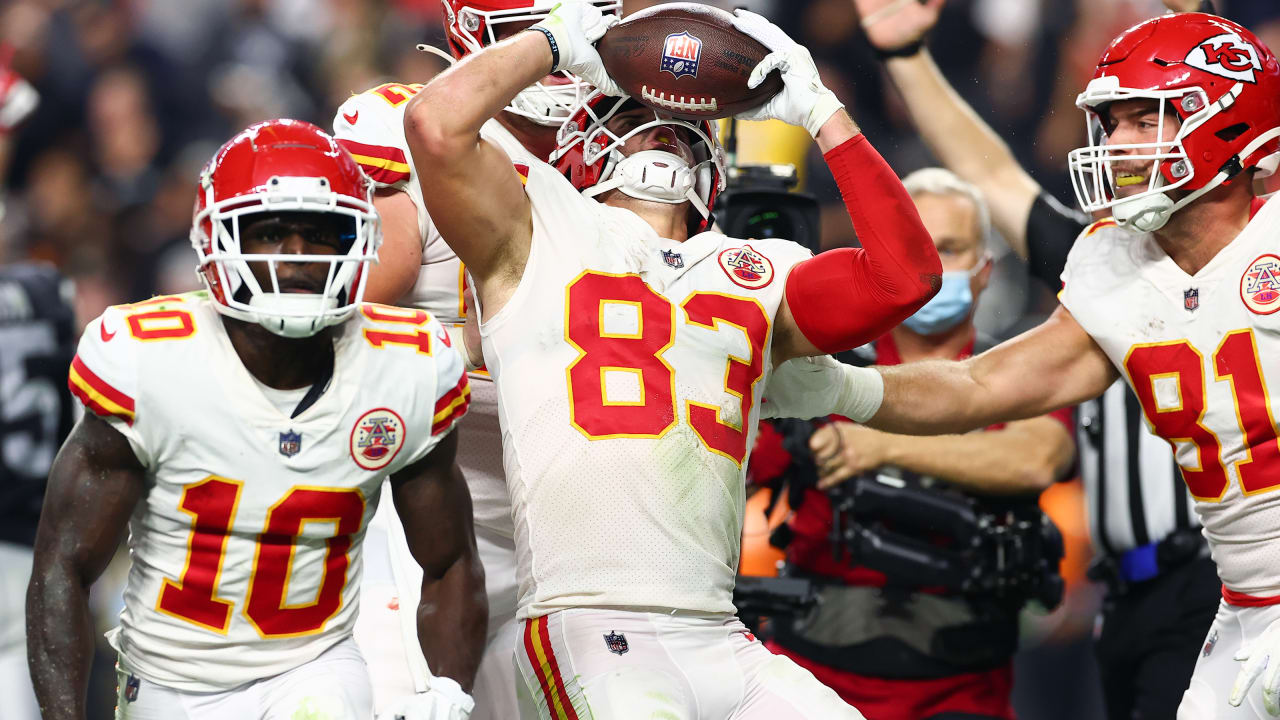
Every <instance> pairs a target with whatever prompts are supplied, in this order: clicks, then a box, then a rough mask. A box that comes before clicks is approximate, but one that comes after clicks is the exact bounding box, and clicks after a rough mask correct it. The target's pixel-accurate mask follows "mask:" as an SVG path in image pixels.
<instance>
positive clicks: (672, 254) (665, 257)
mask: <svg viewBox="0 0 1280 720" xmlns="http://www.w3.org/2000/svg"><path fill="white" fill-rule="evenodd" d="M662 262H664V263H666V264H667V266H668V267H673V268H675V269H676V270H679V269H680V268H682V267H684V256H683V255H681V254H680V253H678V252H676V251H675V250H663V251H662Z"/></svg>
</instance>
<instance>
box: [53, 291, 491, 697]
mask: <svg viewBox="0 0 1280 720" xmlns="http://www.w3.org/2000/svg"><path fill="white" fill-rule="evenodd" d="M332 332H333V338H334V373H333V378H332V380H331V382H330V384H329V387H328V389H326V390H325V391H324V392H323V393H322V394H321V395H320V396H319V398H318V399H317V400H316V402H315V403H314V404H312V405H311V406H310V407H308V408H306V409H304V410H303V411H302V412H301V413H299V414H298V415H297V416H296V417H289V415H288V414H287V413H285V412H282V411H281V410H280V409H278V408H277V406H276V405H275V404H273V403H272V402H271V401H270V400H269V399H268V398H267V396H266V395H264V393H263V391H262V389H261V386H260V385H259V384H258V383H257V381H256V380H255V379H254V378H253V377H252V376H251V375H250V374H249V372H248V370H246V369H245V367H244V365H243V364H242V363H241V362H240V359H239V357H238V356H237V354H236V352H235V350H234V349H233V348H232V346H231V342H230V339H229V338H228V337H227V334H226V332H225V330H224V328H223V320H222V317H221V316H220V315H219V314H218V313H217V312H216V310H215V309H214V307H213V305H212V303H211V301H209V300H208V299H207V297H206V296H205V295H204V293H192V294H188V295H182V296H175V297H162V298H156V299H154V300H151V301H148V302H143V303H138V304H135V305H125V306H119V307H113V308H108V309H107V311H106V312H105V313H103V315H102V316H101V317H99V318H98V319H96V320H94V321H93V322H91V323H90V324H89V325H88V327H87V328H86V329H85V332H84V336H83V337H82V339H81V341H80V346H79V350H78V353H77V356H76V358H75V360H74V361H73V363H72V366H71V373H70V378H69V384H70V387H71V391H72V392H73V393H74V394H75V395H76V396H77V397H78V398H79V399H80V401H81V402H83V403H84V405H85V407H86V408H87V409H88V410H89V411H90V412H93V413H96V414H97V415H99V416H101V417H103V418H105V419H106V420H107V421H108V422H110V423H111V424H112V425H113V426H114V427H115V428H116V429H117V430H119V431H120V432H121V433H123V434H124V436H125V437H126V438H128V440H129V443H130V445H131V446H132V447H133V450H134V453H135V454H136V455H137V457H138V459H139V461H140V462H141V463H142V465H143V466H144V468H145V469H146V473H147V480H148V483H149V484H148V487H147V489H146V493H145V495H144V496H143V498H142V499H141V500H140V501H139V503H138V506H137V507H136V508H135V509H134V512H133V515H132V517H131V518H130V524H129V529H130V532H129V549H130V558H131V567H130V570H129V579H128V585H127V587H126V590H125V606H124V610H123V612H122V613H121V616H120V627H119V628H118V629H117V630H113V631H112V633H111V634H110V635H109V637H110V639H111V642H112V645H113V646H114V647H115V648H116V649H117V650H118V651H119V652H120V653H121V654H122V655H123V656H124V657H125V658H126V660H127V661H128V663H129V666H130V668H131V669H132V670H133V671H135V672H137V673H138V674H139V675H141V676H143V677H145V678H147V679H148V680H151V681H153V682H156V683H158V684H161V685H165V686H168V687H171V688H174V689H178V690H183V691H192V692H214V691H220V690H226V689H230V688H234V687H236V686H239V685H242V684H244V683H247V682H251V681H254V680H258V679H262V678H266V677H270V676H273V675H277V674H279V673H281V672H284V671H286V670H289V669H291V668H293V667H296V666H298V665H301V664H303V663H305V662H307V661H309V660H311V659H313V658H315V657H316V656H318V655H320V654H321V653H322V652H324V651H325V650H326V649H328V648H329V647H331V646H332V645H334V644H335V643H337V642H339V641H341V640H343V639H344V638H345V637H347V636H348V635H349V634H350V632H351V627H352V624H353V622H354V619H355V614H356V612H357V610H358V607H357V605H358V603H357V598H358V597H359V594H358V591H357V583H358V582H359V577H360V574H361V554H360V544H361V540H362V539H363V537H364V532H365V526H366V524H367V522H368V521H369V519H370V518H371V517H372V516H373V513H374V510H375V509H376V504H377V500H378V490H379V487H380V486H381V483H382V481H383V479H384V478H386V477H387V476H388V475H390V474H392V473H395V472H397V471H399V470H401V469H403V468H405V467H406V466H408V465H409V464H411V463H413V462H415V461H417V460H419V459H421V458H422V457H424V456H425V455H426V454H427V453H428V452H429V451H430V450H431V449H432V448H433V447H435V445H436V444H437V443H438V442H439V441H440V439H441V438H443V437H444V436H445V434H446V433H448V432H449V430H450V429H451V428H452V427H453V424H454V422H455V421H456V420H457V419H458V418H459V417H460V416H461V415H462V414H463V413H464V412H465V411H466V407H467V401H468V398H469V395H470V390H469V387H468V385H467V379H466V376H465V375H464V374H463V368H462V362H461V360H460V358H459V357H458V355H457V353H456V352H455V351H454V350H453V349H452V348H450V347H448V345H447V343H446V342H445V337H446V335H445V333H444V330H443V328H442V327H441V326H440V324H439V323H437V322H436V321H435V320H434V319H432V318H431V316H430V315H429V314H428V313H427V312H426V311H423V310H407V309H403V308H391V307H385V306H379V305H363V306H361V308H360V309H359V310H358V311H357V312H356V313H355V315H354V317H353V318H352V319H350V320H348V321H347V322H345V323H343V324H341V325H339V326H336V327H335V328H334V329H333V331H332Z"/></svg>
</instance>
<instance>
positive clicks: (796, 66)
mask: <svg viewBox="0 0 1280 720" xmlns="http://www.w3.org/2000/svg"><path fill="white" fill-rule="evenodd" d="M733 15H734V17H733V26H734V27H735V28H737V29H738V31H739V32H742V33H745V34H746V35H749V36H751V37H753V38H755V39H756V40H758V41H759V42H760V44H761V45H764V46H765V47H766V48H769V54H768V55H766V56H765V58H764V60H761V61H760V64H759V65H757V66H756V67H755V69H754V70H752V71H751V77H750V78H749V79H748V80H747V87H749V88H752V89H754V88H757V87H759V86H760V83H762V82H764V78H765V76H766V75H768V74H769V73H771V72H773V71H774V70H780V71H781V72H782V83H783V88H782V92H780V93H778V94H777V95H774V96H773V97H772V98H770V99H769V101H768V102H766V103H765V104H764V105H761V106H760V107H758V108H756V109H755V110H748V111H747V112H744V113H740V114H739V115H738V117H739V118H740V119H742V120H781V121H783V122H785V123H787V124H789V125H797V126H799V127H802V128H804V129H805V130H808V131H809V134H810V135H812V136H813V137H817V136H818V131H819V130H821V129H822V126H823V124H825V123H826V122H827V120H828V119H830V118H831V116H832V115H834V114H836V113H837V112H838V111H839V110H840V109H841V108H843V107H844V103H842V102H840V100H839V99H837V98H836V94H835V93H833V92H831V91H830V90H828V89H827V88H826V86H824V85H823V84H822V78H820V77H818V66H817V65H814V64H813V56H812V55H810V54H809V51H808V50H807V49H806V48H805V47H804V46H803V45H801V44H800V43H798V42H796V41H795V40H792V39H791V38H790V37H788V36H787V34H786V33H785V32H783V30H782V28H780V27H778V26H777V25H774V24H773V23H771V22H769V21H768V20H767V19H765V18H764V17H762V16H760V15H757V14H756V13H753V12H751V11H749V10H734V11H733Z"/></svg>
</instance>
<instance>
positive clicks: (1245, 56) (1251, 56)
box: [1185, 33, 1262, 83]
mask: <svg viewBox="0 0 1280 720" xmlns="http://www.w3.org/2000/svg"><path fill="white" fill-rule="evenodd" d="M1185 62H1186V63H1187V64H1188V65H1190V66H1191V67H1194V68H1199V69H1200V70H1204V71H1205V72H1210V73H1213V74H1214V75H1221V76H1222V77H1225V78H1230V79H1232V80H1239V81H1241V82H1247V83H1253V82H1256V75H1257V73H1259V72H1261V71H1262V61H1261V60H1259V59H1258V49H1257V48H1255V47H1254V46H1253V45H1250V44H1249V43H1247V42H1245V41H1244V39H1242V38H1241V37H1240V36H1239V35H1237V34H1235V33H1222V34H1221V35H1214V36H1213V37H1211V38H1208V39H1205V40H1201V41H1200V43H1199V44H1197V45H1196V46H1195V47H1193V48H1191V52H1189V53H1187V57H1186V60H1185Z"/></svg>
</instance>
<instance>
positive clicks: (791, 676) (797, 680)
mask: <svg viewBox="0 0 1280 720" xmlns="http://www.w3.org/2000/svg"><path fill="white" fill-rule="evenodd" d="M756 682H757V683H759V686H760V687H761V688H762V689H763V690H764V691H765V692H768V693H772V694H773V695H775V696H777V697H779V698H782V699H784V700H786V701H787V702H789V703H790V704H791V705H792V706H794V707H795V708H796V710H798V711H799V712H800V713H802V714H803V716H804V717H807V718H813V720H865V718H863V716H862V713H860V712H858V711H857V710H855V709H853V708H852V707H850V706H849V705H848V704H847V703H845V701H843V700H841V699H840V696H839V695H836V692H835V691H834V690H832V689H831V688H829V687H827V686H826V685H823V684H822V683H820V682H818V679H817V678H815V677H814V676H813V673H811V672H809V671H808V670H805V669H804V668H802V667H800V666H799V665H797V664H795V662H793V661H792V660H791V659H790V658H786V657H783V656H781V655H775V656H774V657H773V658H772V659H770V660H768V661H767V662H765V663H764V664H763V665H761V666H760V668H759V669H758V670H756Z"/></svg>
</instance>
